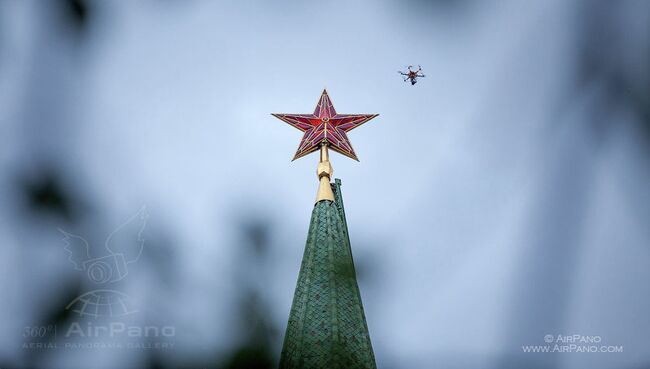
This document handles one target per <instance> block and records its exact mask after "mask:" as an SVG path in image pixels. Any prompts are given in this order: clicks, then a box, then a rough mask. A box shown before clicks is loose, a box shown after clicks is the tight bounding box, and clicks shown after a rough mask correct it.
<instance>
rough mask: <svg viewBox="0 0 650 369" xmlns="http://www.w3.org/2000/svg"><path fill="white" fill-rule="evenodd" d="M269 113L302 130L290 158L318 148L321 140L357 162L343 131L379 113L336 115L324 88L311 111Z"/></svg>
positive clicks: (299, 156) (351, 128) (298, 156)
mask: <svg viewBox="0 0 650 369" xmlns="http://www.w3.org/2000/svg"><path fill="white" fill-rule="evenodd" d="M272 115H273V116H274V117H276V118H278V119H281V120H283V121H285V122H287V123H289V124H291V125H292V126H294V127H296V128H298V129H299V130H301V131H303V132H305V135H304V136H303V137H302V140H301V141H300V145H299V146H298V150H297V151H296V155H295V156H294V157H293V160H296V159H298V158H301V157H303V156H305V155H307V154H310V153H312V152H314V151H316V150H318V149H319V147H320V143H321V142H326V143H327V144H328V145H329V147H330V148H331V149H332V150H334V151H336V152H338V153H339V154H343V155H345V156H348V157H350V158H352V159H354V160H356V161H359V159H358V158H357V155H356V154H355V153H354V149H353V148H352V144H350V140H348V136H347V135H346V132H349V131H351V130H353V129H354V128H357V127H359V126H360V125H362V124H363V123H365V122H367V121H369V120H370V119H372V118H374V117H376V116H377V115H379V114H337V113H336V110H334V105H332V101H331V100H330V97H329V96H328V95H327V91H326V90H323V94H322V95H321V97H320V100H319V101H318V104H317V105H316V109H315V110H314V113H313V114H272Z"/></svg>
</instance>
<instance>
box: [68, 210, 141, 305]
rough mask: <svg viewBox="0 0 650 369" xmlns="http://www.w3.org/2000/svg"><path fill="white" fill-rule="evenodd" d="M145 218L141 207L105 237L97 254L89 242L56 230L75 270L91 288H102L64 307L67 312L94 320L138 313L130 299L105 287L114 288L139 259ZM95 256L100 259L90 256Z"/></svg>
mask: <svg viewBox="0 0 650 369" xmlns="http://www.w3.org/2000/svg"><path fill="white" fill-rule="evenodd" d="M148 218H149V214H148V212H147V210H146V207H144V206H143V207H142V208H140V210H139V211H138V212H137V213H135V214H134V215H133V216H131V217H130V218H129V219H128V220H127V221H125V222H124V223H122V224H121V225H120V226H118V227H117V228H115V230H114V231H113V232H111V233H110V234H109V235H108V237H107V238H106V241H105V242H104V250H99V252H98V250H91V248H90V243H89V242H88V241H86V239H85V238H83V237H81V236H79V235H75V234H72V233H70V232H66V231H64V230H62V229H59V231H60V232H61V233H62V234H63V242H64V243H65V247H64V249H65V251H67V252H68V260H69V261H70V263H71V264H72V265H73V266H74V268H75V269H76V270H78V271H81V272H85V273H84V274H85V277H86V280H87V281H89V282H90V284H91V285H98V286H101V287H100V288H97V289H94V290H91V291H88V292H86V293H84V294H82V295H80V296H78V297H77V298H75V299H74V300H72V301H71V302H70V303H69V304H68V305H67V306H66V307H65V308H66V310H71V311H73V312H75V313H77V314H79V316H89V317H94V318H97V317H101V316H109V317H119V316H124V315H129V314H133V313H135V312H137V309H136V308H135V307H134V304H132V303H131V299H130V298H129V296H127V295H126V294H125V293H123V292H121V291H117V290H115V289H110V288H106V287H108V286H109V285H111V286H114V285H115V284H116V283H117V282H120V281H122V280H123V279H124V278H126V276H127V275H128V274H129V266H130V265H131V264H134V263H135V262H137V261H138V259H140V256H141V255H142V250H143V248H144V241H145V238H144V231H145V228H146V226H147V220H148ZM91 251H95V252H91ZM97 253H99V256H96V257H91V255H96V254H97Z"/></svg>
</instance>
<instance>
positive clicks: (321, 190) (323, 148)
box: [316, 142, 334, 202]
mask: <svg viewBox="0 0 650 369" xmlns="http://www.w3.org/2000/svg"><path fill="white" fill-rule="evenodd" d="M316 175H317V176H318V180H319V182H320V183H319V184H318V192H317V193H316V202H319V201H322V200H330V201H334V192H332V186H331V185H330V180H331V178H332V176H333V175H334V169H332V164H330V159H329V153H328V151H327V142H321V144H320V162H319V163H318V168H317V169H316Z"/></svg>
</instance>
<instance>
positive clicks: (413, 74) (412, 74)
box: [397, 65, 425, 86]
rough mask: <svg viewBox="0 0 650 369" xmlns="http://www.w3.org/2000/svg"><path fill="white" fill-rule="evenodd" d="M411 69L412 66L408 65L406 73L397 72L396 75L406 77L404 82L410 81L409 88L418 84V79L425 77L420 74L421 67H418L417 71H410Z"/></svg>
mask: <svg viewBox="0 0 650 369" xmlns="http://www.w3.org/2000/svg"><path fill="white" fill-rule="evenodd" d="M411 68H413V66H412V65H409V66H408V72H402V71H398V72H397V73H399V74H401V75H403V76H406V77H404V82H406V81H411V86H413V85H414V84H416V83H418V77H425V75H424V74H422V73H420V72H422V67H421V66H419V65H418V70H411Z"/></svg>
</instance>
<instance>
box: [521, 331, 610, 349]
mask: <svg viewBox="0 0 650 369" xmlns="http://www.w3.org/2000/svg"><path fill="white" fill-rule="evenodd" d="M544 343H546V344H545V345H523V346H521V349H522V351H523V352H525V353H621V352H623V345H608V344H605V342H603V338H602V337H601V336H586V335H582V334H570V335H563V334H555V335H554V334H547V335H545V336H544Z"/></svg>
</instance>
